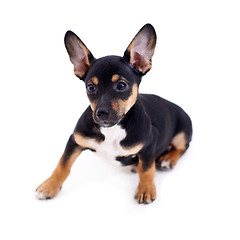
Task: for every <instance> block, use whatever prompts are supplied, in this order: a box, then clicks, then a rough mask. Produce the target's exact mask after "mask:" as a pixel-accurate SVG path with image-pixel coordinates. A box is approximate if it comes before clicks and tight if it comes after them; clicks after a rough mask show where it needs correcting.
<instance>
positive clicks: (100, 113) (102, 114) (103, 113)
mask: <svg viewBox="0 0 240 240" xmlns="http://www.w3.org/2000/svg"><path fill="white" fill-rule="evenodd" d="M96 115H97V117H98V119H99V120H101V121H104V120H107V119H108V117H109V110H108V109H106V108H99V109H97V111H96Z"/></svg>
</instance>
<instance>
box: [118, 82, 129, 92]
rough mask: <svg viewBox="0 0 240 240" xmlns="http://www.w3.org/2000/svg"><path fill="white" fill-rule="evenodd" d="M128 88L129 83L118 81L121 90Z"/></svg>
mask: <svg viewBox="0 0 240 240" xmlns="http://www.w3.org/2000/svg"><path fill="white" fill-rule="evenodd" d="M126 88H127V84H126V83H125V82H123V81H120V82H118V84H117V89H118V90H120V91H123V90H125V89H126Z"/></svg>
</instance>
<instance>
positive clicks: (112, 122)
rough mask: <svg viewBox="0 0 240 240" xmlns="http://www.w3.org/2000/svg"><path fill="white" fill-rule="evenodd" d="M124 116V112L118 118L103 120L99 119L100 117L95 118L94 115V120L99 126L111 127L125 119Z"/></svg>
mask: <svg viewBox="0 0 240 240" xmlns="http://www.w3.org/2000/svg"><path fill="white" fill-rule="evenodd" d="M123 117H124V114H123V115H122V116H121V117H120V118H118V119H116V120H103V121H101V120H99V119H98V118H95V117H93V120H94V122H95V123H96V124H97V125H98V126H99V127H103V128H110V127H113V126H114V125H117V124H119V123H120V122H121V120H122V119H123Z"/></svg>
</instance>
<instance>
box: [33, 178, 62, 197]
mask: <svg viewBox="0 0 240 240" xmlns="http://www.w3.org/2000/svg"><path fill="white" fill-rule="evenodd" d="M60 190H61V185H59V183H58V182H57V181H56V180H54V179H52V178H49V179H47V180H46V181H45V182H43V183H42V184H41V185H40V186H39V187H38V188H37V189H36V192H35V197H36V198H37V199H39V200H45V199H51V198H54V197H55V196H56V195H57V194H58V192H59V191H60Z"/></svg>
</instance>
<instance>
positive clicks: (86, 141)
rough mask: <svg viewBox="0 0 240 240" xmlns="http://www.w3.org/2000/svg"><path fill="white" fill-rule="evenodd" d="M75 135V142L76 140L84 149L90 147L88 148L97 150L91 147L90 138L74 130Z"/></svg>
mask: <svg viewBox="0 0 240 240" xmlns="http://www.w3.org/2000/svg"><path fill="white" fill-rule="evenodd" d="M73 136H74V140H75V142H76V143H77V144H78V145H79V146H80V147H81V148H83V149H86V148H88V149H92V150H95V149H93V148H92V147H91V145H90V144H89V140H90V138H87V137H85V136H83V135H81V134H80V133H78V132H74V134H73Z"/></svg>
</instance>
